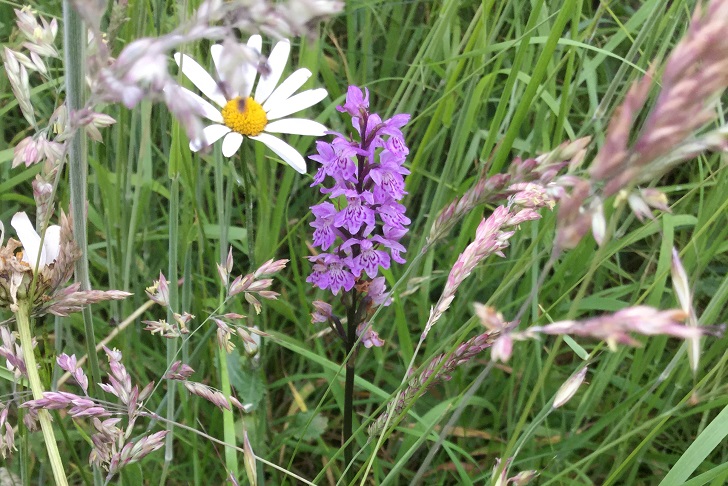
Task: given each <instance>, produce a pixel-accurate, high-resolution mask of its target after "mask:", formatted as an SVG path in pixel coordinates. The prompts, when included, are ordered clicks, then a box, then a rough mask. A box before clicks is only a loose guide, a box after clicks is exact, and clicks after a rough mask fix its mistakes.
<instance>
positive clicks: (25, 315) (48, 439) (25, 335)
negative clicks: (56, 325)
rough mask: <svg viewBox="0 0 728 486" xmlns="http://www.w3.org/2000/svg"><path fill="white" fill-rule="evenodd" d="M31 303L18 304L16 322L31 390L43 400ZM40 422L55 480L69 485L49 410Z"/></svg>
mask: <svg viewBox="0 0 728 486" xmlns="http://www.w3.org/2000/svg"><path fill="white" fill-rule="evenodd" d="M31 305H32V304H31V302H29V301H27V300H21V301H19V302H18V310H17V311H16V313H15V320H16V322H17V324H18V333H19V334H20V345H21V347H22V348H23V360H25V367H26V369H27V373H28V382H29V383H30V390H31V392H32V393H33V399H35V400H40V399H41V398H43V385H42V384H41V382H40V375H39V374H38V365H37V364H36V362H35V352H34V350H33V335H32V334H31V332H30V309H31ZM38 422H40V428H41V431H42V432H43V442H45V446H46V450H47V451H48V458H49V459H50V462H51V470H52V471H53V478H54V479H55V482H56V484H57V485H59V486H62V485H67V484H68V482H67V481H66V473H65V471H64V470H63V461H61V454H60V452H59V451H58V445H57V444H56V436H55V434H54V432H53V424H52V423H51V416H50V413H49V412H48V410H39V411H38Z"/></svg>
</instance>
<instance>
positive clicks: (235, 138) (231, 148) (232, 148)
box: [222, 132, 243, 157]
mask: <svg viewBox="0 0 728 486" xmlns="http://www.w3.org/2000/svg"><path fill="white" fill-rule="evenodd" d="M242 144H243V136H242V135H240V134H239V133H238V132H230V133H228V134H227V135H226V136H225V138H224V139H223V141H222V154H223V155H224V156H225V157H232V156H233V155H234V154H235V152H237V151H238V149H239V148H240V146H241V145H242Z"/></svg>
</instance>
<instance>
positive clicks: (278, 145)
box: [250, 133, 306, 174]
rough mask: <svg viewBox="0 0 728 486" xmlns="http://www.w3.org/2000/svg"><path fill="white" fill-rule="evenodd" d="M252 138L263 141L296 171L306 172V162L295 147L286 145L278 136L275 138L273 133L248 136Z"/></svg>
mask: <svg viewBox="0 0 728 486" xmlns="http://www.w3.org/2000/svg"><path fill="white" fill-rule="evenodd" d="M250 138H252V139H253V140H257V141H258V142H262V143H264V144H265V145H266V146H267V147H268V148H269V149H271V150H272V151H273V152H275V153H276V154H277V155H278V156H279V157H280V158H282V159H283V160H284V161H285V162H286V163H287V164H288V165H290V166H291V167H293V168H294V169H296V172H299V173H301V174H305V173H306V162H305V161H304V160H303V156H302V155H301V154H299V153H298V151H297V150H296V149H294V148H293V147H291V146H290V145H288V144H287V143H286V142H284V141H283V140H281V139H280V138H276V137H274V136H273V135H269V134H267V133H261V134H260V135H256V136H255V137H250Z"/></svg>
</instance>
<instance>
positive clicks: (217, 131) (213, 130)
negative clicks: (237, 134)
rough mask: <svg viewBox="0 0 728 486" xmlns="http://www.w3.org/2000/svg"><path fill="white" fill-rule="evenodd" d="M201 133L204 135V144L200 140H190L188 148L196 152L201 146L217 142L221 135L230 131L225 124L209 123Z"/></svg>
mask: <svg viewBox="0 0 728 486" xmlns="http://www.w3.org/2000/svg"><path fill="white" fill-rule="evenodd" d="M202 133H203V134H204V135H205V143H204V144H203V143H202V140H191V141H190V150H192V151H193V152H198V151H200V150H202V148H203V147H207V146H208V145H212V144H213V143H215V142H217V141H218V140H220V139H221V138H222V137H223V136H225V135H227V134H228V133H230V129H229V128H228V127H226V126H225V125H210V126H207V127H205V128H204V129H203V130H202Z"/></svg>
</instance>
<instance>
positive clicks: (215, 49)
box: [210, 44, 225, 81]
mask: <svg viewBox="0 0 728 486" xmlns="http://www.w3.org/2000/svg"><path fill="white" fill-rule="evenodd" d="M210 55H211V56H212V62H213V63H214V64H215V71H217V75H218V77H219V78H220V81H225V78H224V77H223V75H222V72H223V69H220V67H221V66H220V58H221V57H222V44H213V45H211V46H210Z"/></svg>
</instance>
